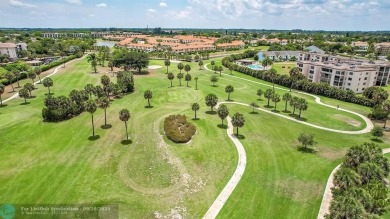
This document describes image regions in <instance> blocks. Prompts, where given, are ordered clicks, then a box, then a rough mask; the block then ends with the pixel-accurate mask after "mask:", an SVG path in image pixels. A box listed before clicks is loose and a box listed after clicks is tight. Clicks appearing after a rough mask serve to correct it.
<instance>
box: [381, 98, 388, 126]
mask: <svg viewBox="0 0 390 219" xmlns="http://www.w3.org/2000/svg"><path fill="white" fill-rule="evenodd" d="M382 108H383V109H384V110H385V111H386V112H387V116H386V118H385V123H384V124H383V128H384V129H385V128H386V122H387V119H388V118H389V114H390V100H386V101H385V102H383V104H382Z"/></svg>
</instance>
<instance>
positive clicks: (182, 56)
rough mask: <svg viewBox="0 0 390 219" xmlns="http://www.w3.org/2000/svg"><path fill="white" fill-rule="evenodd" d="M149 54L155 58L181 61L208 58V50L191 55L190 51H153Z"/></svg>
mask: <svg viewBox="0 0 390 219" xmlns="http://www.w3.org/2000/svg"><path fill="white" fill-rule="evenodd" d="M150 56H151V57H153V58H156V59H175V60H181V61H187V62H191V61H192V60H193V59H194V60H195V61H200V60H206V59H209V58H210V52H207V51H205V52H198V53H197V54H195V56H192V55H191V54H190V53H175V52H172V51H153V52H151V53H150Z"/></svg>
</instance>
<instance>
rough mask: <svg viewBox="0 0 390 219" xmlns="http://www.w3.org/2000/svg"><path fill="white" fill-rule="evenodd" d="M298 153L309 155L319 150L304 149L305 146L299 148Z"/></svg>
mask: <svg viewBox="0 0 390 219" xmlns="http://www.w3.org/2000/svg"><path fill="white" fill-rule="evenodd" d="M298 151H300V152H303V153H307V154H314V153H317V150H316V149H315V148H310V147H303V146H300V147H298Z"/></svg>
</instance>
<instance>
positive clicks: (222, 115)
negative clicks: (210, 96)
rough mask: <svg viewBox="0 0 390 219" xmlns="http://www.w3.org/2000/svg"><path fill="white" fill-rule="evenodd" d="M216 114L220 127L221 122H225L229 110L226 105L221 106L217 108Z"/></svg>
mask: <svg viewBox="0 0 390 219" xmlns="http://www.w3.org/2000/svg"><path fill="white" fill-rule="evenodd" d="M217 114H218V116H219V118H220V119H221V120H222V126H223V120H225V119H226V117H228V116H229V109H228V108H227V107H226V105H224V104H221V105H219V107H218V110H217Z"/></svg>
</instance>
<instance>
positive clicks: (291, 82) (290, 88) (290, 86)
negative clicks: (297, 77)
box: [290, 82, 293, 92]
mask: <svg viewBox="0 0 390 219" xmlns="http://www.w3.org/2000/svg"><path fill="white" fill-rule="evenodd" d="M292 86H293V82H291V86H290V92H291V90H292Z"/></svg>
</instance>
